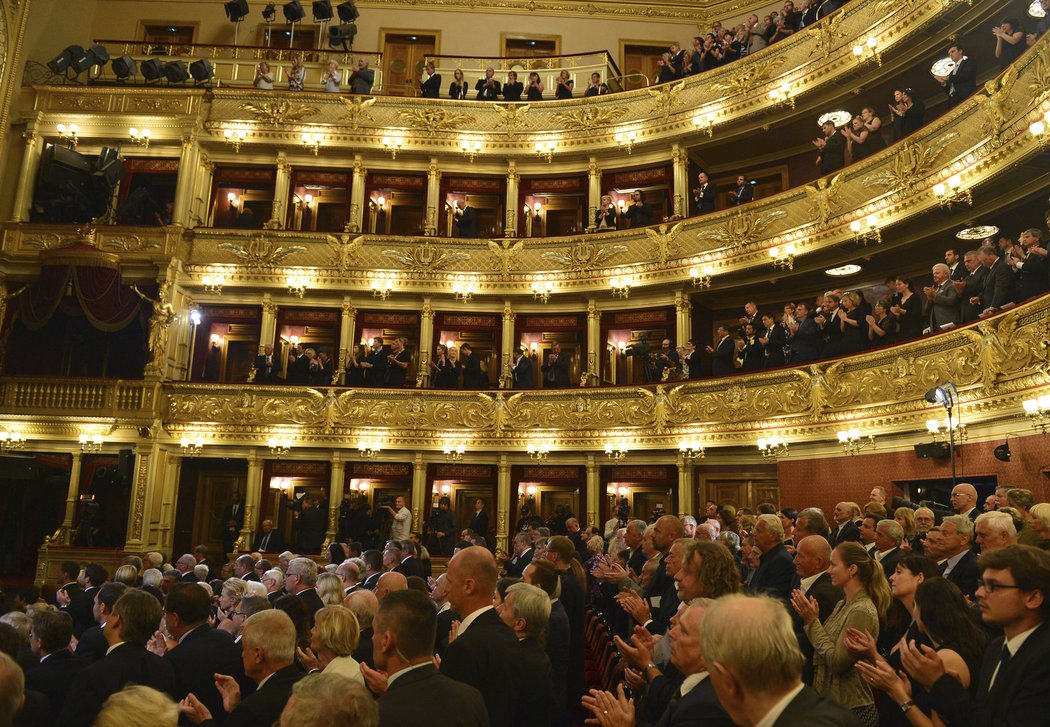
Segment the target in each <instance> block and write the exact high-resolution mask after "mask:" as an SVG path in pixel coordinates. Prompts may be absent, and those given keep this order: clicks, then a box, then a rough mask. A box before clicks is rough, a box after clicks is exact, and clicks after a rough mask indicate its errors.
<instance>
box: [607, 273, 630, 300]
mask: <svg viewBox="0 0 1050 727" xmlns="http://www.w3.org/2000/svg"><path fill="white" fill-rule="evenodd" d="M633 284H634V276H633V275H618V276H616V277H614V278H613V279H612V280H610V281H609V286H610V287H611V288H612V294H613V297H615V298H624V299H626V298H628V297H629V296H630V295H631V286H632V285H633Z"/></svg>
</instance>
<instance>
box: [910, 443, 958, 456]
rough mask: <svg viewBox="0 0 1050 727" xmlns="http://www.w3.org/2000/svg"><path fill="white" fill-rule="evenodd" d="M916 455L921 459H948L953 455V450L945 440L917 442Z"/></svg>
mask: <svg viewBox="0 0 1050 727" xmlns="http://www.w3.org/2000/svg"><path fill="white" fill-rule="evenodd" d="M915 456H916V457H918V458H919V459H948V457H950V456H951V450H949V448H948V445H947V444H945V443H943V442H933V443H932V444H916V445H915Z"/></svg>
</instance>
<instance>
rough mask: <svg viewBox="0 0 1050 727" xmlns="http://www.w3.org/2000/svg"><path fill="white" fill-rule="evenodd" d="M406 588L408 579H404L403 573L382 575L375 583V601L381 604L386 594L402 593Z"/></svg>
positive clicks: (391, 572)
mask: <svg viewBox="0 0 1050 727" xmlns="http://www.w3.org/2000/svg"><path fill="white" fill-rule="evenodd" d="M406 588H408V579H407V578H405V576H404V574H403V573H396V572H394V571H390V572H389V573H384V574H383V575H381V576H379V581H378V582H377V583H376V600H377V601H379V603H382V602H383V599H384V598H386V597H387V595H388V594H391V593H393V592H394V591H403V590H405V589H406Z"/></svg>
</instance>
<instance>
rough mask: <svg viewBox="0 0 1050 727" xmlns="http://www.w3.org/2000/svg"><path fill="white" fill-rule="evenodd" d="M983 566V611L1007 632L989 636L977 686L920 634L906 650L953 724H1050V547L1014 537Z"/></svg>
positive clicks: (908, 665)
mask: <svg viewBox="0 0 1050 727" xmlns="http://www.w3.org/2000/svg"><path fill="white" fill-rule="evenodd" d="M980 567H981V572H982V578H981V579H980V581H979V586H978V588H977V599H978V602H979V604H980V608H981V615H982V617H983V619H984V621H985V623H988V624H993V625H995V626H998V627H1000V628H1002V630H1003V636H1001V637H999V638H997V639H994V640H992V641H991V642H990V643H989V644H988V648H987V650H986V651H985V657H984V663H983V664H982V666H981V671H980V676H979V678H978V679H977V681H976V690H975V693H974V694H973V695H971V693H970V691H969V690H967V689H966V688H964V687H963V686H962V685H961V684H960V683H959V682H958V680H956V679H955V678H953V677H952V676H951V675H949V674H947V673H946V672H945V669H944V663H943V662H942V661H941V658H940V657H939V656H938V655H937V653H936V652H935V651H934V650H933V649H930V648H928V647H926V646H922V647H919V646H916V644H915V642H912V643H911V644H910V645H908V646H907V647H905V648H904V649H902V651H901V658H902V661H903V664H904V668H905V669H907V671H908V674H909V676H910V677H911V678H912V679H913V680H914V681H917V682H919V683H920V684H922V685H923V686H924V687H926V688H927V689H928V690H929V692H930V700H931V704H932V706H933V708H934V709H935V710H937V714H938V715H939V716H940V717H941V719H942V720H943V721H944V722H945V724H951V725H963V726H966V725H974V726H977V725H980V727H989V726H991V727H997V726H998V725H1010V726H1011V727H1015V726H1020V725H1025V726H1028V725H1047V724H1050V714H1048V712H1047V710H1046V696H1047V695H1048V694H1050V659H1047V658H1046V657H1047V654H1050V625H1048V623H1047V622H1048V620H1050V553H1047V552H1046V551H1044V550H1040V549H1039V548H1033V547H1031V546H1028V545H1011V546H1008V547H1006V548H1002V549H1000V550H996V551H994V552H991V553H985V554H984V555H982V556H981V558H980ZM906 704H907V703H906Z"/></svg>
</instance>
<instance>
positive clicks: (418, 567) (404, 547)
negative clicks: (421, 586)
mask: <svg viewBox="0 0 1050 727" xmlns="http://www.w3.org/2000/svg"><path fill="white" fill-rule="evenodd" d="M394 570H396V571H397V572H398V573H403V574H404V576H405V578H411V577H412V576H416V577H417V578H422V579H423V580H426V578H427V576H426V574H425V573H424V572H423V563H422V561H420V560H419V558H417V557H416V544H415V543H413V542H412V541H411V540H405V541H402V543H401V562H400V563H399V564H398V566H397V568H395V569H394Z"/></svg>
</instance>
